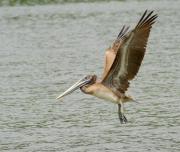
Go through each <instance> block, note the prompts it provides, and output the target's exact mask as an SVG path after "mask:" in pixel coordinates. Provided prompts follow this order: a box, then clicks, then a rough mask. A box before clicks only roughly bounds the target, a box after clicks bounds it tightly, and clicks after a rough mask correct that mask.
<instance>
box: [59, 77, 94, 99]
mask: <svg viewBox="0 0 180 152" xmlns="http://www.w3.org/2000/svg"><path fill="white" fill-rule="evenodd" d="M96 78H97V77H96V75H88V76H86V77H85V78H83V79H80V80H79V81H77V82H76V83H75V84H73V85H72V86H71V87H70V88H69V89H67V90H66V91H65V92H63V93H62V94H60V95H59V96H58V97H57V98H56V99H60V98H62V97H64V96H66V95H68V94H70V93H72V92H74V91H75V90H77V89H79V88H82V87H85V86H87V85H91V84H93V83H95V82H96Z"/></svg>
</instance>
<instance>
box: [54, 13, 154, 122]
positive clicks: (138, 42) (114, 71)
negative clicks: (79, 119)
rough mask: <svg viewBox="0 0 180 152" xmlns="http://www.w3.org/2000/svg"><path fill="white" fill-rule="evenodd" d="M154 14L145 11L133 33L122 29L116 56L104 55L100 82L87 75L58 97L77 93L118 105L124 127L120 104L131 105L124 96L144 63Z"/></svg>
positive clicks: (117, 42) (125, 28) (124, 119)
mask: <svg viewBox="0 0 180 152" xmlns="http://www.w3.org/2000/svg"><path fill="white" fill-rule="evenodd" d="M156 18H157V14H153V11H151V12H149V13H148V11H147V10H146V11H145V12H144V14H143V15H142V17H141V18H140V20H139V22H138V23H137V25H136V26H135V28H134V29H132V30H130V31H129V27H126V26H123V28H122V29H121V31H120V33H119V35H118V37H117V39H116V40H115V42H114V43H113V46H112V49H113V50H114V52H115V55H114V56H112V54H106V57H107V60H106V64H105V68H104V74H103V78H102V80H100V81H98V80H97V76H96V75H88V76H86V77H85V78H83V79H81V80H79V81H78V82H76V83H75V84H74V85H73V86H71V87H70V88H69V89H67V90H66V91H65V92H64V93H62V94H61V95H60V96H58V97H57V99H59V98H62V97H64V96H66V95H68V94H70V93H72V92H73V91H75V90H76V89H78V88H80V89H81V91H82V92H84V93H86V94H90V95H93V96H96V97H98V98H101V99H104V100H108V101H111V102H113V103H116V104H118V115H119V119H120V122H121V123H126V122H127V119H126V117H125V116H124V108H123V104H124V103H125V102H130V101H134V100H133V99H132V98H131V97H130V96H128V95H126V94H125V92H126V91H127V89H128V87H129V81H131V80H132V79H133V78H134V77H135V76H136V74H137V73H138V71H139V68H140V65H141V62H142V60H143V57H144V54H145V51H146V45H147V41H148V37H149V34H150V30H151V28H152V25H153V24H154V23H155V19H156Z"/></svg>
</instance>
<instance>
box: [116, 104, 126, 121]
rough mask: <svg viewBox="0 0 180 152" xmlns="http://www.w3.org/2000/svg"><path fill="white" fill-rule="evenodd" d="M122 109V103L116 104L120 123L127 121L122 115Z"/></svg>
mask: <svg viewBox="0 0 180 152" xmlns="http://www.w3.org/2000/svg"><path fill="white" fill-rule="evenodd" d="M122 111H123V107H122V105H121V104H118V115H119V120H120V122H121V124H124V123H127V119H126V117H125V116H124V113H123V112H122Z"/></svg>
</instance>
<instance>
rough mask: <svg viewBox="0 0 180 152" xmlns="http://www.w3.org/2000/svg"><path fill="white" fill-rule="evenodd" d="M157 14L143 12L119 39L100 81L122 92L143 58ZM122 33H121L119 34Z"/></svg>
mask: <svg viewBox="0 0 180 152" xmlns="http://www.w3.org/2000/svg"><path fill="white" fill-rule="evenodd" d="M156 18H157V14H155V15H153V11H151V12H150V13H147V10H146V11H145V12H144V14H143V16H142V17H141V19H140V20H139V22H138V24H137V25H136V27H135V28H134V29H133V30H132V31H131V32H129V33H128V34H126V35H123V36H122V37H121V38H120V39H121V45H120V47H119V49H118V52H117V55H116V58H115V60H114V62H113V64H112V66H111V68H110V70H109V72H108V73H107V75H106V77H105V78H104V79H103V80H102V83H103V84H104V85H106V86H107V87H109V88H112V89H113V90H114V91H120V92H122V93H124V92H125V91H126V90H127V88H128V87H129V80H132V79H133V78H134V77H135V75H136V74H137V72H138V70H139V68H140V65H141V62H142V60H143V57H144V54H145V50H146V45H147V41H148V37H149V34H150V30H151V28H152V25H153V24H154V23H155V19H156ZM120 35H122V34H120Z"/></svg>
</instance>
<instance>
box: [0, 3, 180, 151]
mask: <svg viewBox="0 0 180 152" xmlns="http://www.w3.org/2000/svg"><path fill="white" fill-rule="evenodd" d="M179 6H180V1H166V0H165V1H160V0H159V1H152V2H151V1H122V2H94V3H68V4H62V5H56V6H55V5H47V6H34V7H26V6H18V7H1V8H0V23H1V25H0V57H1V60H0V71H1V72H0V79H1V81H0V90H1V91H0V151H2V152H6V151H8V152H11V151H12V152H16V151H17V152H21V151H22V152H24V151H26V152H37V151H58V152H59V151H63V152H91V151H92V152H96V151H97V152H102V151H106V152H112V151H113V152H114V151H123V152H144V151H152V152H154V151H158V152H159V151H161V152H170V151H171V152H179V151H180V113H179V111H180V106H179V104H180V102H179V98H180V70H179V69H180V52H179V51H180V46H179V40H180V32H179V31H180V12H179V9H180V7H179ZM147 8H148V9H153V10H155V12H157V13H158V14H159V18H158V21H157V23H156V24H155V25H154V27H153V30H152V32H151V35H150V39H149V43H148V48H147V54H146V56H145V59H144V62H143V65H142V67H141V69H140V71H139V73H138V76H137V77H136V78H135V80H134V81H133V82H132V83H131V88H130V89H129V94H131V95H132V96H133V97H134V98H135V99H136V100H137V101H139V104H133V103H130V104H127V105H125V108H126V117H127V118H128V120H129V122H128V123H127V124H125V125H121V124H120V123H119V120H118V115H117V105H114V104H111V103H108V102H104V101H102V100H100V99H97V98H95V97H91V96H88V95H85V94H82V93H81V92H80V91H77V92H76V93H74V94H72V95H71V96H67V97H66V98H64V100H63V102H59V101H57V100H55V97H56V96H57V95H59V94H60V93H61V92H62V91H64V90H65V89H66V88H68V87H69V86H70V85H71V84H72V83H74V82H75V81H76V80H78V79H80V78H82V77H84V76H85V75H87V74H91V73H96V74H97V75H98V76H100V75H101V73H102V68H103V62H104V61H103V60H104V52H105V49H106V48H107V47H109V45H111V43H112V41H113V40H114V38H115V37H116V36H117V34H118V31H119V30H120V28H121V27H122V26H123V25H124V24H126V25H131V27H133V26H134V25H135V24H134V23H136V22H137V20H138V19H139V18H140V16H141V14H142V12H143V11H144V10H145V9H147Z"/></svg>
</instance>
